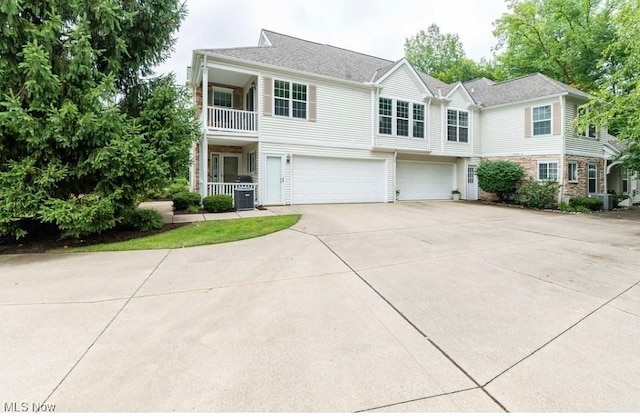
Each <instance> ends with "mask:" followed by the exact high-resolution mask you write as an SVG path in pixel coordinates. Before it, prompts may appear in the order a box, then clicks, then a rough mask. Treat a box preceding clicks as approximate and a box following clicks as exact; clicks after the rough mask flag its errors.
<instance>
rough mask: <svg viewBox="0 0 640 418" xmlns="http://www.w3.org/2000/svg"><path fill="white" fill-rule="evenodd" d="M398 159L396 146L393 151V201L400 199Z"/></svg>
mask: <svg viewBox="0 0 640 418" xmlns="http://www.w3.org/2000/svg"><path fill="white" fill-rule="evenodd" d="M397 161H398V149H397V148H396V149H395V151H393V196H394V198H393V202H394V203H395V202H397V201H398V193H396V190H398V177H397V175H396V174H397V167H398V164H397Z"/></svg>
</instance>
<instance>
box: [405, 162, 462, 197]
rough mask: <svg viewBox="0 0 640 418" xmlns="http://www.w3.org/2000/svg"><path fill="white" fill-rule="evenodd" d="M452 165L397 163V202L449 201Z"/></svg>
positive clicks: (452, 173) (452, 176) (451, 187)
mask: <svg viewBox="0 0 640 418" xmlns="http://www.w3.org/2000/svg"><path fill="white" fill-rule="evenodd" d="M453 178H454V166H453V164H437V163H424V162H413V161H398V162H397V164H396V186H397V189H398V190H400V196H398V200H420V199H449V198H450V196H451V190H453Z"/></svg>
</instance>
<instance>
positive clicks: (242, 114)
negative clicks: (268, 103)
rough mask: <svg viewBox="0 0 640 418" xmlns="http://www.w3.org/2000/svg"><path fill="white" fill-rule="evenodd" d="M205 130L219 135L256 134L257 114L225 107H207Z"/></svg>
mask: <svg viewBox="0 0 640 418" xmlns="http://www.w3.org/2000/svg"><path fill="white" fill-rule="evenodd" d="M207 128H208V129H209V130H210V131H214V132H220V133H240V134H257V133H258V112H249V111H246V110H236V109H230V108H226V107H217V106H209V107H207Z"/></svg>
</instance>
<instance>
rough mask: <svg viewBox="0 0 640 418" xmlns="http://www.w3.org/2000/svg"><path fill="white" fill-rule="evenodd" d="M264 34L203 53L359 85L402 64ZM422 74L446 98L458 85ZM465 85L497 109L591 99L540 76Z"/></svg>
mask: <svg viewBox="0 0 640 418" xmlns="http://www.w3.org/2000/svg"><path fill="white" fill-rule="evenodd" d="M262 32H263V33H264V34H265V35H266V37H267V39H268V40H269V42H270V43H271V46H258V47H244V48H224V49H202V50H199V51H203V52H210V53H214V54H220V55H225V56H228V57H233V58H238V59H243V60H246V61H251V62H256V63H262V64H269V65H274V66H277V67H282V68H287V69H292V70H297V71H304V72H308V73H312V74H320V75H325V76H329V77H333V78H337V79H340V80H348V81H355V82H359V83H366V82H369V81H371V80H374V81H376V80H378V79H380V77H382V76H383V75H384V74H385V73H386V72H387V71H389V70H390V69H391V68H393V66H394V65H396V64H397V63H398V61H395V62H394V61H389V60H386V59H383V58H378V57H374V56H371V55H366V54H361V53H359V52H354V51H349V50H347V49H342V48H338V47H335V46H331V45H325V44H319V43H316V42H310V41H305V40H302V39H298V38H294V37H292V36H288V35H283V34H280V33H277V32H272V31H268V30H263V31H262ZM418 75H419V76H420V78H421V79H422V81H423V82H424V83H425V84H426V85H427V87H428V88H429V90H430V91H431V92H432V93H433V94H434V95H437V94H438V89H440V91H441V92H442V94H443V95H446V94H447V93H449V92H450V91H451V89H452V88H453V87H454V86H455V84H446V83H444V82H442V81H440V80H438V79H436V78H434V77H431V76H430V75H428V74H424V73H421V72H419V71H418ZM464 86H465V88H466V89H467V90H468V91H469V94H471V96H472V97H473V99H474V100H475V101H476V103H480V104H481V106H495V105H499V104H505V103H511V102H518V101H523V100H528V99H535V98H536V97H544V96H550V95H553V94H561V93H565V92H569V93H573V94H576V95H580V96H584V97H587V95H586V94H585V93H583V92H581V91H580V90H577V89H575V88H573V87H571V86H568V85H566V84H563V83H561V82H559V81H556V80H553V79H551V78H549V77H547V76H544V75H542V74H540V73H536V74H532V75H529V76H526V77H521V78H517V79H515V80H509V81H505V82H502V83H495V82H493V81H491V80H489V79H486V78H480V79H477V80H473V81H470V82H467V83H464Z"/></svg>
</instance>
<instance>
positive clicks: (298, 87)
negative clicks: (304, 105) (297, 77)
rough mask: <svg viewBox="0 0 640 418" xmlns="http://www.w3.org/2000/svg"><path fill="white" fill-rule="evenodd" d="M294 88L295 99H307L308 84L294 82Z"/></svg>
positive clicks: (293, 96)
mask: <svg viewBox="0 0 640 418" xmlns="http://www.w3.org/2000/svg"><path fill="white" fill-rule="evenodd" d="M292 90H293V94H292V98H293V100H299V101H302V102H306V101H307V86H305V85H304V84H296V83H293V88H292Z"/></svg>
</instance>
